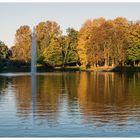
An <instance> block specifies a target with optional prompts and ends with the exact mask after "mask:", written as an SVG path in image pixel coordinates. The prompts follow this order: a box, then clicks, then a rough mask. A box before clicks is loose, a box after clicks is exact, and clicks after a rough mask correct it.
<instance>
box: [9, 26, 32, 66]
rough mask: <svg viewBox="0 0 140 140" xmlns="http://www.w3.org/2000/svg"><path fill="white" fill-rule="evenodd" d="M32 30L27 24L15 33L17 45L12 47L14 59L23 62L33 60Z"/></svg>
mask: <svg viewBox="0 0 140 140" xmlns="http://www.w3.org/2000/svg"><path fill="white" fill-rule="evenodd" d="M31 43H32V41H31V30H30V27H29V26H27V25H24V26H21V27H20V28H19V29H18V30H17V31H16V34H15V45H14V46H13V47H12V48H11V51H12V59H13V60H15V61H21V62H23V63H30V61H31Z"/></svg>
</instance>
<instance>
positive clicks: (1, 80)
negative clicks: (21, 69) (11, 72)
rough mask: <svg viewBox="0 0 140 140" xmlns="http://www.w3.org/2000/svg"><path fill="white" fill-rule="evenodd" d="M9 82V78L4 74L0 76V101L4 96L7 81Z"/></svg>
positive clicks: (7, 84)
mask: <svg viewBox="0 0 140 140" xmlns="http://www.w3.org/2000/svg"><path fill="white" fill-rule="evenodd" d="M10 82H11V79H10V78H8V77H5V76H0V101H1V100H2V99H3V97H4V96H5V94H6V93H7V92H6V89H7V88H8V86H9V83H10Z"/></svg>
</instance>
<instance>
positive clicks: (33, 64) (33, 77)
mask: <svg viewBox="0 0 140 140" xmlns="http://www.w3.org/2000/svg"><path fill="white" fill-rule="evenodd" d="M31 55H32V58H31V86H32V113H33V126H34V125H35V110H36V108H35V106H36V90H37V89H36V86H37V85H36V56H37V55H36V35H35V28H33V33H32V51H31Z"/></svg>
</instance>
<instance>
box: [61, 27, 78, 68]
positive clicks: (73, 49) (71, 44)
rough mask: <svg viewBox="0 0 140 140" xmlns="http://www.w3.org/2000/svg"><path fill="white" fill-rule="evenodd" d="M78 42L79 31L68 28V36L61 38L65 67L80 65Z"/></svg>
mask: <svg viewBox="0 0 140 140" xmlns="http://www.w3.org/2000/svg"><path fill="white" fill-rule="evenodd" d="M77 42H78V31H76V30H75V29H73V28H68V29H67V35H66V36H62V37H61V46H62V54H63V66H65V65H72V64H76V63H78V60H79V57H78V53H77Z"/></svg>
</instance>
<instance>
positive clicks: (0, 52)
mask: <svg viewBox="0 0 140 140" xmlns="http://www.w3.org/2000/svg"><path fill="white" fill-rule="evenodd" d="M8 56H9V50H8V47H7V46H6V45H5V44H4V43H3V42H2V41H0V60H1V59H6V58H8Z"/></svg>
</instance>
